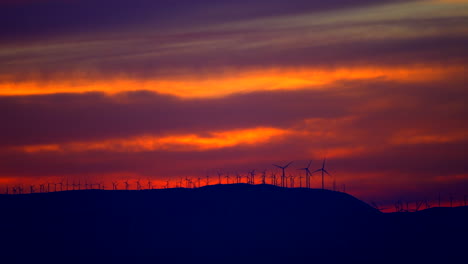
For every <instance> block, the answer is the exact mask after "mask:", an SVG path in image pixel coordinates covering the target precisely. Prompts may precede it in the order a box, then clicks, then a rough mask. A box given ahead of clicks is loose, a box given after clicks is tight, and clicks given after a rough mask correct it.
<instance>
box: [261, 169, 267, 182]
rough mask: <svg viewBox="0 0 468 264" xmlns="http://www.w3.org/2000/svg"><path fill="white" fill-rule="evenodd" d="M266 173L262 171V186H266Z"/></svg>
mask: <svg viewBox="0 0 468 264" xmlns="http://www.w3.org/2000/svg"><path fill="white" fill-rule="evenodd" d="M266 172H267V170H263V171H262V184H266Z"/></svg>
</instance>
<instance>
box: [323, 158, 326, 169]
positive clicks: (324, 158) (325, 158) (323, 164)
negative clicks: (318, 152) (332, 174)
mask: <svg viewBox="0 0 468 264" xmlns="http://www.w3.org/2000/svg"><path fill="white" fill-rule="evenodd" d="M325 161H327V158H324V159H323V163H322V168H325Z"/></svg>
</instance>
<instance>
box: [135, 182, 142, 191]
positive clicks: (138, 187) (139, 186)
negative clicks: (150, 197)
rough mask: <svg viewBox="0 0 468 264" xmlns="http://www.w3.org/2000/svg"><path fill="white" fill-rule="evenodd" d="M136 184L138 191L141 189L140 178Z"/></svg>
mask: <svg viewBox="0 0 468 264" xmlns="http://www.w3.org/2000/svg"><path fill="white" fill-rule="evenodd" d="M136 185H137V190H138V191H141V183H140V179H138V180H137V181H136Z"/></svg>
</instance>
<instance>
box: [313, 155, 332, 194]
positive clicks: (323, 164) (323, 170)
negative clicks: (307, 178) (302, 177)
mask: <svg viewBox="0 0 468 264" xmlns="http://www.w3.org/2000/svg"><path fill="white" fill-rule="evenodd" d="M325 161H327V159H326V158H325V159H323V163H322V168H320V169H318V170H315V171H313V172H312V173H315V172H319V171H321V172H322V190H323V189H325V184H324V181H323V176H324V173H326V174H327V175H329V176H330V173H328V171H327V170H326V169H325Z"/></svg>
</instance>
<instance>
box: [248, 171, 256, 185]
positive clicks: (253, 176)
mask: <svg viewBox="0 0 468 264" xmlns="http://www.w3.org/2000/svg"><path fill="white" fill-rule="evenodd" d="M249 173H250V184H255V170H251V171H250V172H249Z"/></svg>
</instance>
